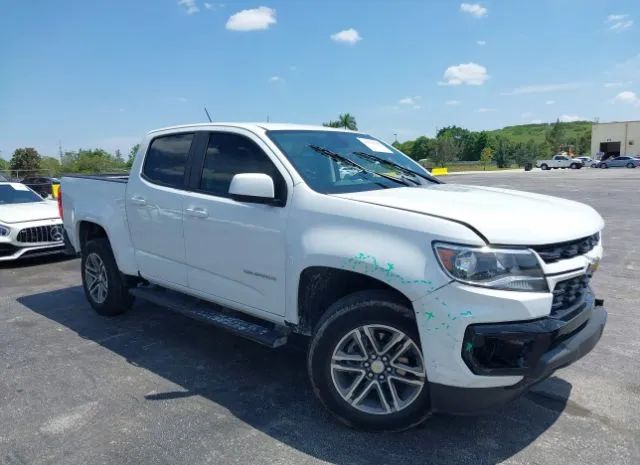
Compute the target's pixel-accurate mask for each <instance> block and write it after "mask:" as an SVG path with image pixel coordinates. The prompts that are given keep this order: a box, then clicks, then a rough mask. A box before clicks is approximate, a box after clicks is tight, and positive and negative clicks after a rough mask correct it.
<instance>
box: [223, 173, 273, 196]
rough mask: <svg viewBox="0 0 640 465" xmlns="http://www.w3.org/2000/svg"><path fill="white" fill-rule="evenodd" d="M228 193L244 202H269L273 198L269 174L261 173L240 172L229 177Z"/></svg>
mask: <svg viewBox="0 0 640 465" xmlns="http://www.w3.org/2000/svg"><path fill="white" fill-rule="evenodd" d="M229 194H231V196H232V197H233V198H235V199H236V200H240V201H244V202H257V203H270V202H272V201H273V200H274V198H275V188H274V185H273V179H272V178H271V176H269V175H266V174H263V173H241V174H236V175H235V176H234V177H233V178H232V179H231V185H230V186H229Z"/></svg>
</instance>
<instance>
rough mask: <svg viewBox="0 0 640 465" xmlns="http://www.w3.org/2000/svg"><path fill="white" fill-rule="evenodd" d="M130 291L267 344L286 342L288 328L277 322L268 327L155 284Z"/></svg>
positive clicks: (279, 344)
mask: <svg viewBox="0 0 640 465" xmlns="http://www.w3.org/2000/svg"><path fill="white" fill-rule="evenodd" d="M129 292H130V293H131V295H133V296H135V297H138V298H140V299H142V300H146V301H148V302H151V303H154V304H156V305H159V306H161V307H166V308H168V309H170V310H173V311H176V312H178V313H181V314H183V315H185V316H188V317H189V318H193V319H196V320H198V321H202V322H204V323H208V324H210V325H213V326H217V327H218V328H223V329H226V330H227V331H229V332H231V333H233V334H236V335H238V336H242V337H244V338H247V339H250V340H252V341H254V342H257V343H259V344H263V345H265V346H267V347H271V348H276V347H280V346H282V345H284V344H286V342H287V333H288V329H287V328H284V327H277V326H276V327H275V328H271V327H270V326H267V325H269V324H268V323H267V325H262V324H260V323H254V322H252V321H248V320H247V319H245V318H243V317H242V316H240V315H241V314H240V313H239V312H235V311H233V310H230V309H227V308H225V307H222V306H219V305H216V304H212V303H209V302H205V301H203V300H200V299H197V298H195V297H191V296H188V295H185V294H181V293H179V292H175V291H172V290H169V289H165V288H162V287H158V286H141V287H135V288H133V289H130V290H129Z"/></svg>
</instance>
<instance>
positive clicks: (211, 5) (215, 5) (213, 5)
mask: <svg viewBox="0 0 640 465" xmlns="http://www.w3.org/2000/svg"><path fill="white" fill-rule="evenodd" d="M203 5H204V7H205V8H206V9H207V10H217V9H219V8H224V3H208V2H204V3H203Z"/></svg>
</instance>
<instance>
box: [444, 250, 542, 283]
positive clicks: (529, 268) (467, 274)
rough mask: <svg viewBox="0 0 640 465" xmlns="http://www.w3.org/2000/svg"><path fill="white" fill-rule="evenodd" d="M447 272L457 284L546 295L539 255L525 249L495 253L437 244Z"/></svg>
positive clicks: (496, 251)
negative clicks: (543, 293)
mask: <svg viewBox="0 0 640 465" xmlns="http://www.w3.org/2000/svg"><path fill="white" fill-rule="evenodd" d="M433 248H434V250H435V252H436V256H437V257H438V261H439V262H440V265H441V266H442V268H443V269H444V271H445V272H446V273H447V274H448V275H449V276H451V277H452V278H453V279H455V280H456V281H460V282H463V283H467V284H472V285H474V286H482V287H489V288H492V289H504V290H509V291H531V292H546V291H548V290H549V288H548V287H547V281H546V280H545V278H544V274H543V273H542V268H540V264H539V262H538V258H537V257H536V255H535V254H534V253H533V252H532V251H530V250H524V249H492V248H489V247H469V246H464V245H452V244H444V243H434V245H433Z"/></svg>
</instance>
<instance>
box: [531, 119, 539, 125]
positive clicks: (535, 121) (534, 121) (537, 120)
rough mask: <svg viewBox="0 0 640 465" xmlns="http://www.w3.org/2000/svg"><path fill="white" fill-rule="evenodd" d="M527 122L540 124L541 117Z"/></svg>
mask: <svg viewBox="0 0 640 465" xmlns="http://www.w3.org/2000/svg"><path fill="white" fill-rule="evenodd" d="M529 124H542V120H541V119H532V120H531V122H530V123H529Z"/></svg>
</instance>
